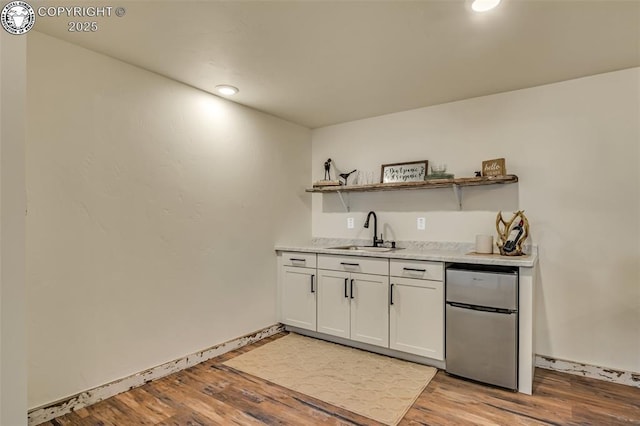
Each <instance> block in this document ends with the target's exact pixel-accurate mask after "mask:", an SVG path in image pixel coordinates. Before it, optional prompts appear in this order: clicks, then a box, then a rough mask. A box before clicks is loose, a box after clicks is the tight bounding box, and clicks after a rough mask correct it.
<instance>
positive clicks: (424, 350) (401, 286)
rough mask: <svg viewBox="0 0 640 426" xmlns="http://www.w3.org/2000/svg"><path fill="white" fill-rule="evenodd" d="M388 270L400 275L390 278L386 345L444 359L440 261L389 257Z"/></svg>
mask: <svg viewBox="0 0 640 426" xmlns="http://www.w3.org/2000/svg"><path fill="white" fill-rule="evenodd" d="M390 269H391V273H392V274H396V275H399V276H392V277H391V278H390V293H391V297H390V309H389V327H390V329H389V340H390V342H389V347H390V348H391V349H396V350H399V351H403V352H408V353H412V354H416V355H421V356H425V357H429V358H433V359H438V360H444V283H443V282H442V269H443V264H442V263H440V262H420V261H410V262H407V261H400V260H394V259H392V260H391V267H390ZM407 276H417V277H420V278H406V277H407ZM425 276H426V277H430V278H437V280H436V279H423V277H425Z"/></svg>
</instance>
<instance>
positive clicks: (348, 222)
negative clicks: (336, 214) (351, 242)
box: [347, 217, 354, 229]
mask: <svg viewBox="0 0 640 426" xmlns="http://www.w3.org/2000/svg"><path fill="white" fill-rule="evenodd" d="M353 226H354V225H353V218H352V217H348V218H347V229H353Z"/></svg>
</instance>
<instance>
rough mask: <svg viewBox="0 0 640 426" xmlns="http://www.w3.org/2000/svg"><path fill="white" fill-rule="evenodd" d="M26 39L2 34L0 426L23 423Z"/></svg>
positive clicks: (0, 66) (24, 416)
mask: <svg viewBox="0 0 640 426" xmlns="http://www.w3.org/2000/svg"><path fill="white" fill-rule="evenodd" d="M26 55H27V48H26V40H25V39H24V38H23V37H20V36H15V35H11V34H8V33H7V32H5V31H2V30H0V424H1V425H11V426H17V425H23V424H26V423H27V364H26V355H27V342H26V326H25V310H26V308H25V285H24V283H25V272H24V270H25V218H24V210H25V204H26V203H25V176H24V174H25V165H24V155H25V152H24V151H25V127H26V120H25V102H26V73H25V70H26V60H27V57H26Z"/></svg>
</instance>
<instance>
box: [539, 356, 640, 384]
mask: <svg viewBox="0 0 640 426" xmlns="http://www.w3.org/2000/svg"><path fill="white" fill-rule="evenodd" d="M536 367H540V368H544V369H546V370H553V371H560V372H562V373H569V374H574V375H576V376H583V377H590V378H592V379H598V380H604V381H606V382H612V383H618V384H621V385H627V386H633V387H636V388H640V374H638V373H632V372H630V371H623V370H614V369H611V368H606V367H599V366H597V365H589V364H581V363H578V362H573V361H566V360H563V359H556V358H551V357H548V356H544V355H536Z"/></svg>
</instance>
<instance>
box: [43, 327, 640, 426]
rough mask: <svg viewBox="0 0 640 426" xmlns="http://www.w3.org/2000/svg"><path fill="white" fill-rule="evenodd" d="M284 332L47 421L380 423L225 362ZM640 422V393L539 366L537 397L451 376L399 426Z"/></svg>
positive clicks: (437, 382) (435, 383)
mask: <svg viewBox="0 0 640 426" xmlns="http://www.w3.org/2000/svg"><path fill="white" fill-rule="evenodd" d="M283 335H284V333H280V334H278V335H276V336H273V337H270V338H268V339H264V340H262V341H261V342H258V343H255V344H253V345H249V346H246V347H244V348H241V349H239V350H236V351H233V352H229V353H227V354H225V355H223V356H220V357H218V358H215V359H212V360H210V361H207V362H204V363H202V364H200V365H197V366H195V367H193V368H190V369H187V370H184V371H181V372H179V373H176V374H173V375H171V376H168V377H165V378H163V379H160V380H157V381H155V382H152V383H148V384H146V385H144V386H142V387H139V388H136V389H133V390H131V391H128V392H125V393H122V394H120V395H117V396H115V397H112V398H109V399H107V400H105V401H102V402H100V403H97V404H94V405H92V406H90V407H87V408H83V409H80V410H78V411H76V412H74V413H70V414H67V415H65V416H62V417H59V418H57V419H54V420H52V421H50V422H47V423H44V425H47V426H52V425H55V426H59V425H118V426H121V425H189V426H197V425H264V424H267V425H316V424H318V425H379V423H377V422H375V421H372V420H369V419H367V418H365V417H362V416H359V415H357V414H353V413H351V412H349V411H346V410H344V409H341V408H338V407H335V406H332V405H329V404H326V403H324V402H322V401H319V400H316V399H313V398H311V397H308V396H306V395H303V394H300V393H298V392H294V391H291V390H288V389H286V388H283V387H281V386H278V385H274V384H271V383H269V382H266V381H264V380H262V379H258V378H256V377H253V376H250V375H248V374H244V373H241V372H238V371H235V370H233V369H231V368H229V367H226V366H224V365H222V363H223V362H224V361H226V360H228V359H230V358H233V357H235V356H237V355H239V354H241V353H243V352H246V351H249V350H251V349H253V348H256V347H258V346H261V345H263V344H265V343H267V342H270V341H272V340H274V339H278V338H280V337H282V336H283ZM451 424H456V425H463V424H469V425H607V426H608V425H617V424H636V425H640V389H638V388H633V387H629V386H623V385H616V384H612V383H607V382H603V381H599V380H594V379H587V378H582V377H578V376H573V375H569V374H564V373H557V372H553V371H548V370H542V369H537V370H536V375H535V382H534V394H533V395H532V396H529V395H523V394H518V393H513V392H509V391H505V390H501V389H495V388H491V387H487V386H482V385H479V384H475V383H471V382H467V381H464V380H460V379H456V378H453V377H450V376H448V375H447V374H446V373H444V372H443V371H439V372H438V374H436V376H435V377H434V379H433V380H432V381H431V383H430V384H429V386H427V388H426V389H425V390H424V392H422V394H421V395H420V397H419V398H418V400H417V401H416V402H415V404H414V405H413V406H412V407H411V409H410V410H409V411H408V412H407V415H406V416H405V417H404V419H403V420H402V421H401V422H400V425H451Z"/></svg>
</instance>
